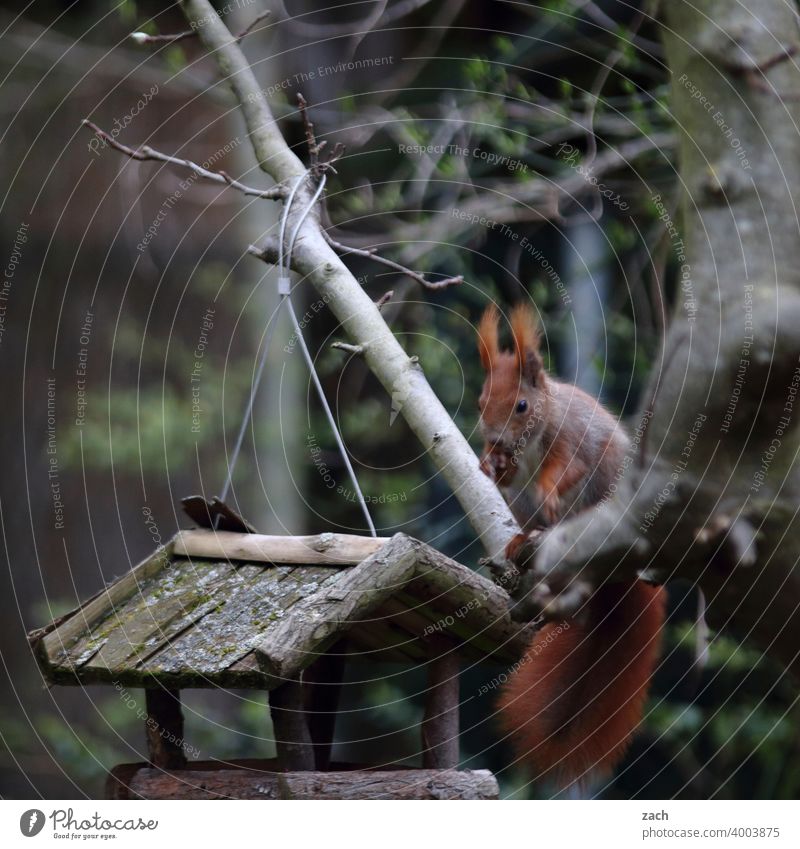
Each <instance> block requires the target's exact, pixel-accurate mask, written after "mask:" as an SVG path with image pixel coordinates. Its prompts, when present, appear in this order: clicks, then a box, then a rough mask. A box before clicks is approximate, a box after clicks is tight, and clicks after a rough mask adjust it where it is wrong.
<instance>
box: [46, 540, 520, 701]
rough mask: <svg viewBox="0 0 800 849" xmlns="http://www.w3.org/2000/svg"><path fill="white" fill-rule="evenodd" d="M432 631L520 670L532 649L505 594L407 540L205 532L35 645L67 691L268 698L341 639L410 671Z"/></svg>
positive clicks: (364, 655) (478, 656) (170, 549)
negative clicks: (256, 693)
mask: <svg viewBox="0 0 800 849" xmlns="http://www.w3.org/2000/svg"><path fill="white" fill-rule="evenodd" d="M434 633H436V634H447V635H449V636H450V637H451V638H452V639H453V641H454V642H455V643H456V644H458V645H459V646H460V647H461V653H462V655H463V657H464V660H465V661H466V662H469V661H480V660H483V659H486V658H492V659H493V660H496V661H497V662H501V663H508V662H513V661H514V660H516V659H517V658H518V657H519V655H520V653H521V651H522V649H523V648H524V646H525V644H526V642H527V641H528V640H529V639H530V633H529V632H528V631H527V630H526V629H525V628H524V627H523V626H521V625H519V624H517V623H514V622H512V621H511V619H510V617H509V613H508V596H507V595H506V593H505V592H504V591H503V590H502V589H500V588H499V587H497V586H495V585H494V584H493V583H492V582H491V581H489V580H487V579H486V578H484V577H483V576H481V575H478V574H477V573H476V572H473V571H472V570H470V569H468V568H466V567H465V566H462V565H461V564H459V563H456V562H455V561H453V560H450V559H449V558H447V557H445V556H444V555H442V554H441V553H440V552H438V551H436V550H435V549H433V548H431V547H430V546H427V545H425V544H424V543H421V542H419V541H417V540H414V539H412V538H410V537H408V536H405V535H404V534H397V535H396V536H394V537H392V538H391V539H378V540H375V539H372V538H370V537H355V536H347V535H339V534H336V535H334V534H322V535H320V536H316V537H267V536H263V535H259V534H240V533H231V532H218V531H212V530H193V531H182V532H180V533H179V534H178V535H177V536H176V537H175V538H174V539H173V540H172V541H171V542H170V543H169V544H168V545H167V546H165V547H164V548H163V549H162V550H161V551H159V552H157V553H156V554H154V555H153V556H152V557H150V558H148V559H147V560H145V561H144V562H143V563H141V564H139V566H137V567H136V568H135V569H133V570H132V571H131V572H129V573H128V574H127V575H126V576H124V577H123V578H121V579H119V580H118V581H116V582H115V583H114V584H112V585H111V586H109V587H107V588H105V589H104V590H103V591H102V592H101V593H99V594H98V595H97V596H95V597H94V598H93V599H90V600H89V601H88V602H86V603H84V604H83V605H81V606H80V607H79V608H78V609H76V610H74V611H73V612H72V613H70V614H68V615H67V616H65V617H61V619H60V620H57V621H56V622H54V623H52V625H50V626H48V627H47V628H44V629H41V630H39V631H38V632H34V633H33V634H31V642H32V644H33V645H34V646H35V648H36V655H37V658H38V660H39V664H40V666H41V668H42V671H43V673H44V675H45V677H46V679H47V680H48V681H49V682H51V683H55V684H96V683H119V684H121V685H125V686H149V685H152V684H154V683H156V682H160V683H161V684H163V685H165V686H177V687H254V688H259V689H270V688H272V687H275V686H278V685H279V684H280V683H281V682H282V681H283V680H285V679H287V678H291V677H292V676H294V675H296V674H297V672H298V671H299V670H301V669H303V668H305V667H306V666H308V665H309V664H310V663H312V662H313V661H314V660H315V659H316V657H317V656H318V654H319V653H320V652H322V651H324V650H325V649H327V648H329V647H330V646H331V645H332V644H333V643H334V642H337V641H338V640H340V639H341V638H344V637H346V645H347V647H348V649H347V650H348V653H349V656H351V657H352V658H353V659H371V660H376V661H377V660H392V661H401V662H405V663H409V664H411V663H417V662H421V661H424V660H426V659H427V657H428V653H427V650H426V643H427V640H428V638H429V637H430V635H431V634H434Z"/></svg>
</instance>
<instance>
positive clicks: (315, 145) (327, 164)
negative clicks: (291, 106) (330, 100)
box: [297, 92, 345, 177]
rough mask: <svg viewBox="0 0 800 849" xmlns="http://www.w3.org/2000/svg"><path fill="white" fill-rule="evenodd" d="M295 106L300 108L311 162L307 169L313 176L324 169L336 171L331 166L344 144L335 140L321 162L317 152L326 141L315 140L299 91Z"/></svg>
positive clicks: (306, 108) (312, 125) (306, 109)
mask: <svg viewBox="0 0 800 849" xmlns="http://www.w3.org/2000/svg"><path fill="white" fill-rule="evenodd" d="M297 107H298V109H299V110H300V117H301V118H302V120H303V129H304V130H305V134H306V144H307V145H308V158H309V160H310V162H311V166H310V169H309V170H310V171H311V173H312V174H313V175H314V176H315V177H319V176H321V175H322V174H324V173H325V172H326V171H333V173H334V174H336V173H338V172H337V171H336V169H335V168H334V167H333V163H334V162H336V160H337V159H341V157H342V155H343V154H344V151H345V146H344V145H343V144H341V142H336V144H335V145H334V146H333V150H332V151H331V153H330V155H329V156H328V158H327V159H326V160H324V161H322V162H321V161H320V158H319V154H320V152H321V151H322V149H323V148H324V147H325V146H326V145H327V144H328V142H327V141H324V140H323V141H321V142H318V141H317V137H316V135H315V133H314V124H313V123H312V121H311V119H310V118H309V116H308V103H307V102H306V99H305V97H303V95H302V94H301V93H300V92H298V93H297Z"/></svg>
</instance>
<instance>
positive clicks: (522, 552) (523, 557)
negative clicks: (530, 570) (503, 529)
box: [506, 531, 538, 569]
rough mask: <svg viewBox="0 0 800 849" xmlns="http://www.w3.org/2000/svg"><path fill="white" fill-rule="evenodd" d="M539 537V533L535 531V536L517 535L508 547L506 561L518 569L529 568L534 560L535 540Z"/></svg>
mask: <svg viewBox="0 0 800 849" xmlns="http://www.w3.org/2000/svg"><path fill="white" fill-rule="evenodd" d="M537 536H538V533H537V532H535V531H534V533H533V534H525V533H520V534H516V535H515V536H514V537H512V539H511V542H509V544H508V545H507V546H506V559H507V560H510V561H511V562H512V563H513V564H514V565H515V566H516V567H517V568H518V569H525V568H527V567H528V565H529V564H530V561H531V559H532V558H533V554H534V551H535V546H534V544H533V540H534V538H535V537H537Z"/></svg>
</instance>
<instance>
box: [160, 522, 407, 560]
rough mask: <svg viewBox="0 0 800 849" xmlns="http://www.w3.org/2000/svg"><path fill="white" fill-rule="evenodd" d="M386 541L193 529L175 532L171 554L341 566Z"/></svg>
mask: <svg viewBox="0 0 800 849" xmlns="http://www.w3.org/2000/svg"><path fill="white" fill-rule="evenodd" d="M389 539H390V538H389V537H364V536H356V535H355V534H331V533H328V534H316V535H313V536H300V537H294V536H292V537H288V536H269V535H267V534H238V533H231V532H229V531H214V532H211V533H209V531H206V530H196V531H179V532H178V533H177V535H176V536H175V542H174V545H173V551H174V553H175V554H176V555H178V556H184V557H211V558H214V559H216V560H244V561H246V562H248V563H295V564H302V565H303V566H343V565H355V564H356V563H360V562H361V561H362V560H366V558H367V557H369V556H370V555H372V554H374V553H375V552H376V551H377V550H378V549H379V548H380V547H381V546H382V545H384V543H387V542H388V541H389Z"/></svg>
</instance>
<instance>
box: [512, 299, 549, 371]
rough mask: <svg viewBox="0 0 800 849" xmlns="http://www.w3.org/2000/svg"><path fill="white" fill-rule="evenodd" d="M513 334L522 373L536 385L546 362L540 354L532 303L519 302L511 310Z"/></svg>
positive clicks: (536, 323) (518, 365)
mask: <svg viewBox="0 0 800 849" xmlns="http://www.w3.org/2000/svg"><path fill="white" fill-rule="evenodd" d="M511 336H512V338H513V340H514V355H515V357H516V358H517V367H518V368H519V371H520V374H521V375H522V376H523V377H524V378H525V379H526V380H527V381H528V382H529V383H531V384H534V385H535V384H536V383H537V381H538V380H539V377H540V376H541V374H542V372H543V371H544V364H543V363H542V358H541V356H540V354H539V325H538V322H537V321H536V315H535V314H534V312H533V307H531V305H530V304H525V303H522V304H517V305H516V306H515V307H514V309H513V310H511Z"/></svg>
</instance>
